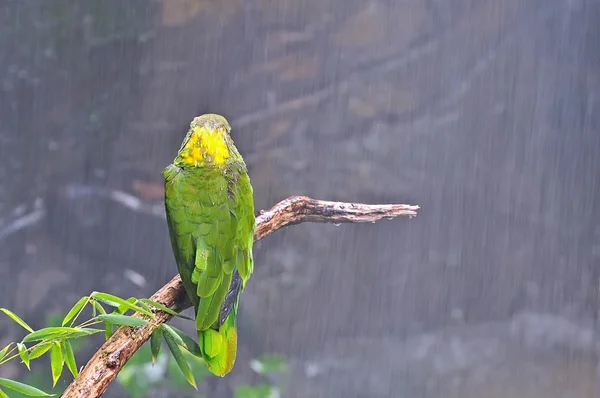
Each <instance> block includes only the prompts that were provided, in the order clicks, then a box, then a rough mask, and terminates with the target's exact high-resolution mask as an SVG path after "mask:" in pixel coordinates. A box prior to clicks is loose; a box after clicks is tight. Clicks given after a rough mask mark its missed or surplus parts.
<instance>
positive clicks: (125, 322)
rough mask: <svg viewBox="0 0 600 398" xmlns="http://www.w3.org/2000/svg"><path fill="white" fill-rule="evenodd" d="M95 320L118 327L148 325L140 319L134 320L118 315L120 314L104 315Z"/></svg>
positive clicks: (133, 318) (127, 316) (130, 317)
mask: <svg viewBox="0 0 600 398" xmlns="http://www.w3.org/2000/svg"><path fill="white" fill-rule="evenodd" d="M96 319H98V320H100V321H102V322H108V323H112V324H114V325H120V326H132V327H135V326H144V325H147V324H148V321H146V320H145V319H141V318H135V317H132V316H129V315H120V314H106V315H98V316H97V317H96Z"/></svg>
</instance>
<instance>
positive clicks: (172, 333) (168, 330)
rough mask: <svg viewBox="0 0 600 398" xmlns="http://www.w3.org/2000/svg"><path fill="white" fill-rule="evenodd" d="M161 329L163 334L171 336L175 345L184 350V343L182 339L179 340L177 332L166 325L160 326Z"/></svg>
mask: <svg viewBox="0 0 600 398" xmlns="http://www.w3.org/2000/svg"><path fill="white" fill-rule="evenodd" d="M160 327H161V329H163V330H164V331H165V334H168V335H170V336H171V338H172V339H173V340H175V342H176V343H177V344H179V345H180V346H183V347H185V348H187V347H186V345H185V342H184V341H183V339H182V338H181V336H179V334H177V332H176V331H175V330H174V329H173V328H172V327H171V326H169V325H167V324H166V323H163V324H162V325H160Z"/></svg>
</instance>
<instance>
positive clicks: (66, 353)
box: [62, 340, 79, 377]
mask: <svg viewBox="0 0 600 398" xmlns="http://www.w3.org/2000/svg"><path fill="white" fill-rule="evenodd" d="M62 349H63V357H64V358H65V363H66V364H67V368H68V369H69V371H70V372H71V374H72V375H73V377H77V375H78V374H79V371H78V370H77V363H76V362H75V354H74V353H73V346H72V345H71V342H70V341H69V340H65V341H64V342H63V343H62Z"/></svg>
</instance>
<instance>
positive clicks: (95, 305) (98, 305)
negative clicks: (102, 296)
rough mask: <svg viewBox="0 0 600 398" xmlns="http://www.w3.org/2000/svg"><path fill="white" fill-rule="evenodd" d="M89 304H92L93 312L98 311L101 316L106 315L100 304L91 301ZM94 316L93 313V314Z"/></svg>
mask: <svg viewBox="0 0 600 398" xmlns="http://www.w3.org/2000/svg"><path fill="white" fill-rule="evenodd" d="M91 302H92V307H94V310H95V311H98V312H99V313H101V314H106V310H105V309H104V307H103V306H102V304H100V303H99V302H97V301H96V300H91ZM94 316H96V314H95V313H94Z"/></svg>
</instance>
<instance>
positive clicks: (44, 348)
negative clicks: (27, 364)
mask: <svg viewBox="0 0 600 398" xmlns="http://www.w3.org/2000/svg"><path fill="white" fill-rule="evenodd" d="M50 348H52V343H48V344H45V343H40V344H37V345H36V346H34V347H33V348H32V349H31V351H30V352H29V359H30V360H32V359H36V358H39V357H41V356H42V355H44V354H45V353H47V352H48V350H49V349H50Z"/></svg>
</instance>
